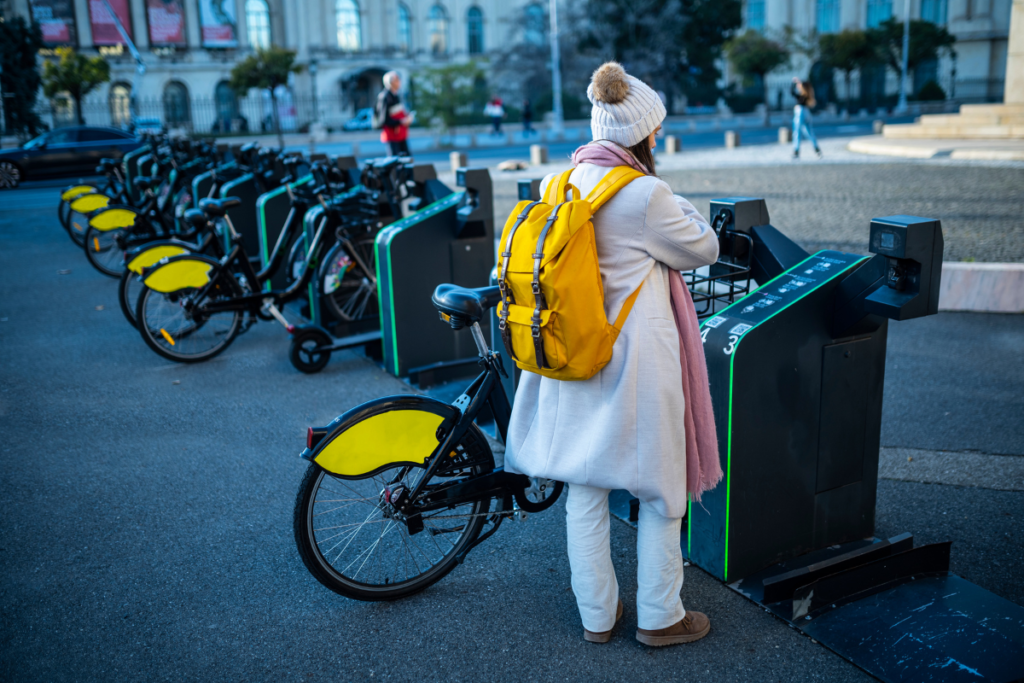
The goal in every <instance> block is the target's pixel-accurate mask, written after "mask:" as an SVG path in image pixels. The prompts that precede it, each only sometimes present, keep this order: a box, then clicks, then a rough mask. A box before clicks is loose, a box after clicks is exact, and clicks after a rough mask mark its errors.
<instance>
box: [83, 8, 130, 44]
mask: <svg viewBox="0 0 1024 683" xmlns="http://www.w3.org/2000/svg"><path fill="white" fill-rule="evenodd" d="M107 2H110V7H111V9H113V10H114V13H115V14H117V18H118V19H119V20H120V21H121V26H124V30H125V32H126V33H127V34H128V37H129V38H133V37H134V36H133V35H132V15H131V13H130V12H129V11H128V0H107ZM107 2H105V1H104V0H89V25H90V26H92V44H93V45H122V44H124V40H123V39H122V38H121V34H120V33H119V32H118V30H117V24H115V23H114V17H112V16H110V10H108V9H107Z"/></svg>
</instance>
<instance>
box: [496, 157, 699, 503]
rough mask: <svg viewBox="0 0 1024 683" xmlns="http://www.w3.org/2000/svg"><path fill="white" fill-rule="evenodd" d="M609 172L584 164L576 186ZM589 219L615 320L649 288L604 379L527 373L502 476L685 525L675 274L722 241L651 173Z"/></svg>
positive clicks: (587, 185)
mask: <svg viewBox="0 0 1024 683" xmlns="http://www.w3.org/2000/svg"><path fill="white" fill-rule="evenodd" d="M610 170H611V169H610V168H607V167H603V166H595V165H593V164H587V163H584V164H580V165H579V166H578V167H577V168H576V169H575V170H574V171H573V173H572V175H571V176H570V179H569V181H570V182H571V183H572V184H573V185H575V186H576V187H578V188H579V189H580V192H581V193H582V194H583V196H584V197H585V196H586V195H587V194H588V193H589V192H590V191H591V190H592V189H593V188H594V187H595V186H596V185H597V184H598V183H599V182H600V181H601V179H602V178H603V177H604V176H605V174H607V173H608V172H609V171H610ZM553 177H554V176H548V177H547V178H545V179H544V183H543V186H545V187H546V185H547V184H548V183H549V182H551V180H552V178H553ZM593 222H594V232H595V234H596V238H597V253H598V259H599V262H600V264H601V280H602V282H603V284H604V307H605V313H606V314H607V315H608V320H609V321H614V320H615V318H616V317H617V316H618V314H619V311H620V310H621V308H622V305H623V303H624V302H625V300H626V298H627V297H628V296H629V295H630V294H632V293H633V291H635V290H636V288H637V287H639V286H640V284H641V283H643V289H641V290H640V295H639V296H638V297H637V299H636V303H635V304H634V306H633V310H632V312H631V313H630V314H629V317H628V318H627V320H626V323H625V325H624V326H623V328H622V332H621V333H620V334H619V337H618V339H617V340H616V342H615V346H614V348H613V351H612V359H611V361H610V362H609V363H608V365H606V366H605V367H604V368H603V369H602V370H601V371H600V372H599V373H597V374H596V375H594V376H593V377H591V378H590V379H588V380H584V381H577V382H565V381H559V380H555V379H548V378H546V377H542V376H540V375H538V374H535V373H531V372H523V373H522V376H521V378H520V380H519V388H518V389H517V390H516V396H515V403H514V408H513V410H512V418H511V420H510V424H509V429H508V442H507V444H506V450H505V468H506V469H507V470H508V471H511V472H519V473H522V474H526V475H528V476H534V477H547V478H550V479H556V480H558V481H564V482H566V483H569V484H585V485H587V486H596V487H600V488H606V489H625V490H627V491H629V492H630V493H632V494H633V495H634V496H637V497H638V498H640V499H641V500H643V501H646V502H648V503H651V504H652V505H653V506H654V507H655V509H656V510H658V512H659V513H661V514H662V515H664V516H665V517H669V518H678V517H682V516H683V515H684V514H685V512H686V500H687V498H686V445H685V444H686V439H685V432H684V427H683V408H684V401H683V385H682V375H681V370H680V365H679V336H678V332H677V331H676V325H675V319H674V318H673V315H672V308H671V298H670V295H669V280H668V274H669V268H674V269H676V270H691V269H693V268H698V267H700V266H704V265H707V264H709V263H713V262H714V261H715V260H716V259H717V258H718V240H717V238H716V236H715V233H714V231H713V230H712V229H711V227H710V226H709V225H708V223H707V221H706V220H704V218H703V217H702V216H701V215H700V214H699V213H698V212H697V210H696V209H695V208H694V207H693V205H692V204H690V203H689V202H688V201H686V200H685V199H683V198H682V197H678V196H675V195H673V194H672V190H671V189H670V188H669V186H668V184H667V183H665V182H664V181H662V180H659V179H658V178H655V177H653V176H646V177H643V178H637V179H636V180H634V181H633V182H631V183H630V184H629V185H627V186H625V187H624V188H622V189H621V190H619V192H618V193H617V194H616V195H615V196H614V197H613V198H612V199H610V200H609V201H608V202H607V203H606V204H605V205H604V206H603V207H601V209H600V210H599V211H598V212H597V213H596V214H595V215H594V218H593Z"/></svg>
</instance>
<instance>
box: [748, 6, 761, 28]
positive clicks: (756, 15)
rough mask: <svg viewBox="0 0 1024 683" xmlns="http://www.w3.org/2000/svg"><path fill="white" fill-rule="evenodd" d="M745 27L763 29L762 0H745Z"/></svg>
mask: <svg viewBox="0 0 1024 683" xmlns="http://www.w3.org/2000/svg"><path fill="white" fill-rule="evenodd" d="M747 28H752V29H754V30H757V31H761V30H763V29H764V0H747Z"/></svg>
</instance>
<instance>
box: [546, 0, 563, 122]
mask: <svg viewBox="0 0 1024 683" xmlns="http://www.w3.org/2000/svg"><path fill="white" fill-rule="evenodd" d="M548 6H549V7H550V8H551V9H550V12H551V89H552V93H551V95H552V101H553V104H554V107H553V109H554V110H553V111H552V115H553V116H552V119H551V132H552V133H553V134H554V136H555V137H556V138H560V137H562V128H563V126H562V122H563V116H562V69H561V66H560V64H559V54H558V3H557V0H549V2H548Z"/></svg>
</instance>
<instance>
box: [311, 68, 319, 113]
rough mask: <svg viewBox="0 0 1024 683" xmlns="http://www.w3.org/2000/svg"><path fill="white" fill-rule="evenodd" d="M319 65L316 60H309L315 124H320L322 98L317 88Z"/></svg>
mask: <svg viewBox="0 0 1024 683" xmlns="http://www.w3.org/2000/svg"><path fill="white" fill-rule="evenodd" d="M316 72H317V63H316V60H315V59H311V60H309V79H310V81H312V86H313V122H314V123H319V122H320V97H319V93H317V87H316Z"/></svg>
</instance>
